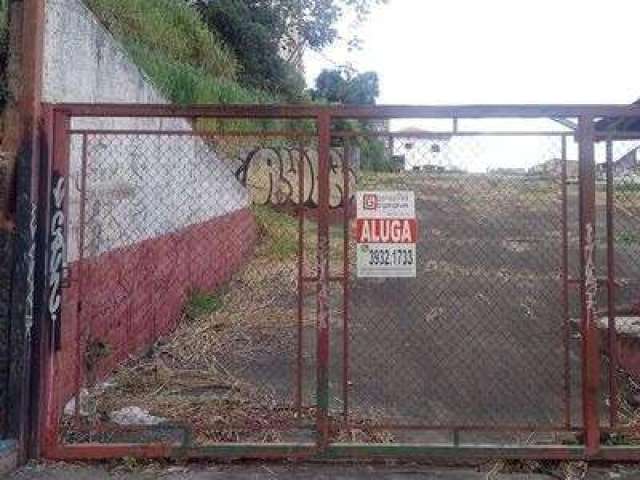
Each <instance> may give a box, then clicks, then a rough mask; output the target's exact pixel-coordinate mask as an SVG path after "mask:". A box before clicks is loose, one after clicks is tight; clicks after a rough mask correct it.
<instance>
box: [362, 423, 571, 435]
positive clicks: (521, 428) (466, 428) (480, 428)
mask: <svg viewBox="0 0 640 480" xmlns="http://www.w3.org/2000/svg"><path fill="white" fill-rule="evenodd" d="M350 428H362V425H358V424H353V425H350ZM367 430H371V431H386V430H390V431H392V430H393V431H407V432H409V431H432V432H448V431H455V432H458V433H461V432H491V433H493V432H505V433H509V432H512V433H526V432H538V433H561V432H579V431H581V428H580V427H576V426H569V427H567V426H565V425H553V424H551V425H542V424H540V425H498V426H490V425H473V424H470V425H460V424H451V425H431V424H411V425H409V424H402V423H381V424H375V425H367Z"/></svg>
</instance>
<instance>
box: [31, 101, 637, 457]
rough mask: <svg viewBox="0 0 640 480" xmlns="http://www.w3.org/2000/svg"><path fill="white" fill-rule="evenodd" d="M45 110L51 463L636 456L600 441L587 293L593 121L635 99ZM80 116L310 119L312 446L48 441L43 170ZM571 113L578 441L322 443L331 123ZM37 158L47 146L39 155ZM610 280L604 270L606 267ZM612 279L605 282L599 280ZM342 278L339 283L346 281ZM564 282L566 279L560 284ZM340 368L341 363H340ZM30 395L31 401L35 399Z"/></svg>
mask: <svg viewBox="0 0 640 480" xmlns="http://www.w3.org/2000/svg"><path fill="white" fill-rule="evenodd" d="M44 107H45V108H46V111H47V112H49V114H48V116H47V120H48V122H47V123H48V128H47V135H49V138H48V139H47V144H48V147H49V148H48V149H46V151H48V152H50V156H49V157H48V158H47V157H46V156H45V157H43V158H42V166H43V168H42V172H43V173H42V174H41V178H40V180H41V183H40V185H41V192H42V194H41V195H40V198H39V214H40V215H39V218H40V219H41V222H40V225H41V227H40V229H39V231H40V235H39V241H38V252H39V254H38V259H37V262H38V268H37V271H39V272H43V275H42V276H41V277H40V278H39V279H38V282H41V283H39V288H38V289H37V290H36V291H37V292H40V295H38V298H36V304H37V305H38V307H39V308H37V312H38V313H39V315H38V318H37V319H36V320H37V322H38V323H39V325H40V329H41V330H40V331H41V332H42V334H41V335H40V336H39V341H38V344H37V345H36V346H35V349H36V350H35V351H37V352H39V355H38V356H37V358H35V359H34V365H33V367H34V370H35V371H36V372H40V375H39V376H38V378H37V379H36V383H37V385H36V387H37V388H34V391H33V395H34V396H35V399H37V398H38V397H39V399H40V403H38V402H37V401H34V402H33V403H34V405H36V404H37V405H36V406H35V412H34V414H35V415H36V416H37V418H38V419H39V420H38V429H37V431H36V432H35V435H34V437H35V441H36V442H37V445H38V446H39V447H40V450H39V451H40V453H41V455H42V456H43V457H45V458H51V459H59V460H98V459H112V458H119V457H122V456H139V457H145V458H166V457H175V458H188V459H199V458H210V459H258V458H260V459H264V458H289V459H312V458H313V459H325V460H330V459H345V458H371V459H373V458H387V457H391V458H412V459H415V458H421V459H430V460H433V459H440V460H446V461H461V460H463V459H474V460H475V459H477V460H479V459H486V458H505V459H520V458H531V459H552V460H570V459H593V460H596V459H597V460H605V461H638V460H640V447H633V446H632V447H629V446H613V447H612V446H602V445H601V442H600V431H601V427H600V423H599V412H598V404H599V400H600V392H599V388H600V385H599V375H600V374H599V369H600V366H599V362H600V351H599V345H598V332H597V326H596V318H595V315H596V311H595V304H594V295H595V293H596V290H595V289H596V288H597V278H596V275H595V256H594V245H595V238H594V235H595V155H594V143H595V141H596V134H595V124H594V122H595V120H596V119H598V118H602V117H623V118H624V117H631V116H638V117H640V106H638V105H631V106H627V105H468V106H402V105H398V106H394V105H390V106H298V105H283V106H277V105H266V106H265V105H262V106H258V105H194V106H175V105H137V104H136V105H131V104H57V105H44ZM80 117H106V118H117V117H147V118H167V117H172V118H183V119H192V120H193V119H196V118H198V117H215V118H220V119H224V118H228V119H230V118H235V119H249V118H262V119H267V118H269V119H311V120H315V121H316V126H317V133H316V135H317V138H318V141H319V146H318V159H319V179H318V180H319V207H318V255H317V262H318V263H317V265H318V282H317V306H318V310H317V328H318V330H317V332H318V336H317V345H316V347H317V385H316V388H317V403H318V408H317V415H316V426H317V430H316V431H317V433H318V438H317V441H316V442H315V443H289V444H287V443H284V444H249V443H244V444H243V443H238V444H224V443H223V444H218V445H213V446H206V447H182V446H174V445H168V444H144V445H142V444H109V445H98V444H77V445H64V446H63V445H59V444H58V443H57V428H51V426H52V425H57V421H58V419H57V416H56V411H55V404H56V402H55V399H53V398H52V397H53V394H54V388H53V385H52V382H53V381H54V376H53V369H54V363H55V346H54V345H52V343H51V339H52V338H53V337H54V336H52V335H51V317H50V315H49V313H48V309H47V308H46V307H47V305H48V304H49V302H48V300H49V295H50V294H51V289H50V287H49V280H50V277H51V274H52V272H51V270H50V268H49V261H50V256H49V249H50V247H51V244H52V241H51V235H50V232H51V205H52V185H51V181H52V174H53V171H54V169H56V168H57V169H59V171H61V172H62V173H66V171H65V170H66V168H67V162H66V159H67V157H68V154H69V141H70V132H71V118H80ZM564 117H569V118H577V119H578V121H579V123H578V128H577V130H576V132H575V135H576V141H577V143H578V148H579V173H580V175H579V191H580V220H579V222H580V251H581V255H580V271H581V275H580V279H579V283H580V303H581V321H582V323H581V328H582V333H583V335H582V347H583V348H582V375H583V381H582V406H583V411H582V419H583V428H581V429H580V430H583V431H584V439H585V442H584V446H562V445H555V446H547V445H536V446H525V447H521V446H505V447H496V446H491V445H487V446H483V445H478V446H460V445H452V446H432V445H409V444H389V445H376V444H331V443H330V439H329V430H330V428H329V427H330V420H331V419H330V416H329V358H330V353H329V320H330V312H329V303H328V302H329V285H330V282H331V277H330V272H329V268H328V265H329V214H330V211H329V165H330V159H329V155H330V142H331V121H332V119H341V118H342V119H344V118H355V119H393V118H397V119H402V118H405V119H407V118H421V119H429V118H431V119H433V118H447V119H453V120H454V125H455V124H457V119H459V118H462V119H474V118H475V119H478V118H505V119H508V118H564ZM45 155H46V152H45ZM608 276H609V277H610V272H608ZM608 280H609V284H611V281H612V280H611V278H609V279H608ZM345 281H346V279H345ZM566 281H568V279H566V278H565V282H566ZM346 368H348V367H346ZM35 399H32V400H35Z"/></svg>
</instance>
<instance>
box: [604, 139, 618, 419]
mask: <svg viewBox="0 0 640 480" xmlns="http://www.w3.org/2000/svg"><path fill="white" fill-rule="evenodd" d="M606 159H607V317H608V332H607V333H608V335H607V340H608V344H609V424H610V426H612V427H614V426H616V425H617V424H618V380H617V375H618V341H617V331H616V311H615V309H616V284H615V276H616V274H615V250H614V248H615V246H614V237H613V235H614V218H613V215H614V196H613V188H614V186H613V143H612V142H611V140H609V141H607V143H606Z"/></svg>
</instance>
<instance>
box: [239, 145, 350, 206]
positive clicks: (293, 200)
mask: <svg viewBox="0 0 640 480" xmlns="http://www.w3.org/2000/svg"><path fill="white" fill-rule="evenodd" d="M344 161H345V160H344V150H342V149H332V150H331V152H330V164H329V184H330V199H329V204H330V206H331V208H339V207H341V206H343V204H344V183H345V173H344V172H345V169H344V168H343V162H344ZM348 163H349V166H348V168H347V169H346V175H347V178H348V182H349V200H352V199H353V196H354V194H353V192H354V191H355V183H356V175H355V168H353V166H354V164H355V163H356V162H354V161H353V160H352V159H350V160H349V161H348ZM235 176H236V178H237V179H238V180H239V181H240V183H241V184H242V185H243V186H245V187H246V188H247V189H248V190H249V194H250V197H251V200H252V202H253V203H254V204H257V205H286V204H294V205H298V204H300V203H303V204H304V205H305V206H308V207H315V206H317V205H318V153H317V151H316V150H313V149H301V148H286V147H258V148H255V149H253V150H251V151H249V152H248V153H247V154H246V156H245V157H244V158H243V159H241V162H240V166H239V167H238V169H237V170H236V172H235Z"/></svg>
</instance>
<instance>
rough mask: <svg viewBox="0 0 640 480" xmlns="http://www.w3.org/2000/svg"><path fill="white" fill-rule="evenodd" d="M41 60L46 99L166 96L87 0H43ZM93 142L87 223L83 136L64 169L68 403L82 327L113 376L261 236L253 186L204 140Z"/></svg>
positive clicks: (138, 122) (80, 123) (170, 124)
mask: <svg viewBox="0 0 640 480" xmlns="http://www.w3.org/2000/svg"><path fill="white" fill-rule="evenodd" d="M43 69H44V86H43V97H44V98H43V100H44V101H45V102H49V103H61V102H88V103H169V102H168V100H167V99H166V98H164V97H163V96H162V95H161V94H160V92H159V91H158V90H157V89H156V88H155V87H154V86H153V85H152V84H151V82H150V81H149V79H148V78H147V77H146V76H145V75H144V74H143V72H141V71H140V70H139V69H138V67H136V66H135V65H134V64H133V63H132V62H131V60H130V59H129V57H128V56H127V54H126V53H125V52H124V51H123V49H122V48H121V47H120V45H118V43H117V42H116V41H115V39H114V38H113V37H112V36H111V34H110V33H109V32H108V31H107V30H106V29H105V28H104V27H103V26H102V25H101V24H100V23H99V22H98V21H97V19H96V18H95V17H94V15H93V14H92V13H91V11H90V10H89V9H88V8H86V7H85V6H84V4H83V3H82V2H81V1H80V0H47V11H46V27H45V56H44V68H43ZM72 127H73V128H95V129H137V130H140V129H154V130H179V131H183V132H189V131H190V130H191V126H190V124H189V123H188V122H187V121H184V120H176V119H164V120H162V119H104V118H102V119H82V120H74V122H73V125H72ZM87 143H88V149H87V150H88V156H87V159H88V160H87V163H86V165H87V172H88V175H87V181H86V196H85V203H84V211H85V222H80V215H81V208H80V203H81V202H80V188H81V184H82V182H81V175H80V172H81V169H82V137H81V136H79V135H74V136H73V137H72V141H71V158H70V162H69V165H68V175H67V176H66V178H65V187H66V191H65V195H66V199H67V205H68V208H67V222H68V223H67V248H66V252H65V254H66V261H67V266H68V267H69V269H70V270H71V273H72V274H71V279H72V284H71V287H70V288H68V289H66V290H64V292H63V303H62V307H61V308H62V310H61V330H62V331H61V337H60V338H61V346H62V350H61V351H60V352H59V354H58V372H59V374H60V377H59V378H58V379H57V383H56V384H57V385H58V386H59V388H60V392H59V393H60V394H61V396H62V398H61V400H62V401H65V400H66V399H68V398H69V396H70V395H71V393H72V392H73V389H74V381H75V374H74V372H75V368H74V364H75V363H76V360H77V358H78V352H84V348H85V345H84V344H82V345H80V349H79V350H78V349H76V346H77V342H76V338H77V334H78V325H79V324H80V325H81V327H82V330H81V331H80V337H81V338H85V337H86V332H88V331H89V330H90V331H91V332H92V335H93V337H94V339H98V340H100V341H102V342H104V343H107V344H108V346H109V357H108V358H107V359H105V360H104V361H103V362H102V365H101V366H100V369H99V373H100V374H101V375H104V374H107V373H108V371H109V370H110V369H111V368H113V367H114V366H115V365H116V364H117V363H118V362H120V361H122V360H125V359H126V358H128V356H129V355H130V354H132V353H137V352H140V351H142V350H144V349H145V348H147V347H148V346H149V345H151V344H152V343H153V342H154V341H155V340H156V339H157V338H158V337H160V336H162V335H165V334H167V333H168V332H169V331H170V330H171V329H173V328H174V327H175V325H176V322H177V321H178V320H179V318H180V315H181V309H182V305H183V302H184V301H185V298H186V297H187V294H188V291H189V290H190V289H191V288H195V287H197V288H206V289H212V288H215V287H216V286H218V285H219V284H220V283H221V282H223V281H225V280H226V279H228V278H229V276H230V275H231V274H232V273H233V271H235V270H236V269H237V268H238V267H239V266H240V265H241V263H242V262H243V261H244V260H245V259H246V258H247V257H248V256H249V255H250V252H251V249H252V245H253V243H254V241H255V238H256V235H255V234H256V232H255V225H254V221H253V216H252V214H251V212H250V211H249V210H248V206H249V196H248V194H247V192H246V189H245V188H244V187H243V186H242V185H241V184H240V182H239V181H238V180H237V179H236V178H235V176H234V175H233V169H232V166H231V165H229V164H228V163H226V162H225V161H224V160H223V159H220V158H218V155H217V154H216V153H215V151H214V149H213V148H212V147H211V146H210V145H208V144H207V143H206V142H203V141H202V140H201V139H200V138H199V137H197V136H191V135H187V136H150V135H117V136H115V135H109V136H105V135H90V136H89V137H88V142H87ZM83 223H84V225H85V228H84V232H83V236H82V239H83V240H82V241H81V231H82V228H81V225H82V224H83ZM81 255H82V258H83V261H82V265H83V270H82V271H83V272H84V275H83V277H82V278H84V281H83V283H82V290H80V285H79V282H78V279H79V278H80V270H79V263H78V260H79V259H80V258H81ZM80 298H81V299H82V313H80V314H78V308H77V307H78V301H79V300H80ZM79 315H81V318H80V319H79V317H78V316H79Z"/></svg>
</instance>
